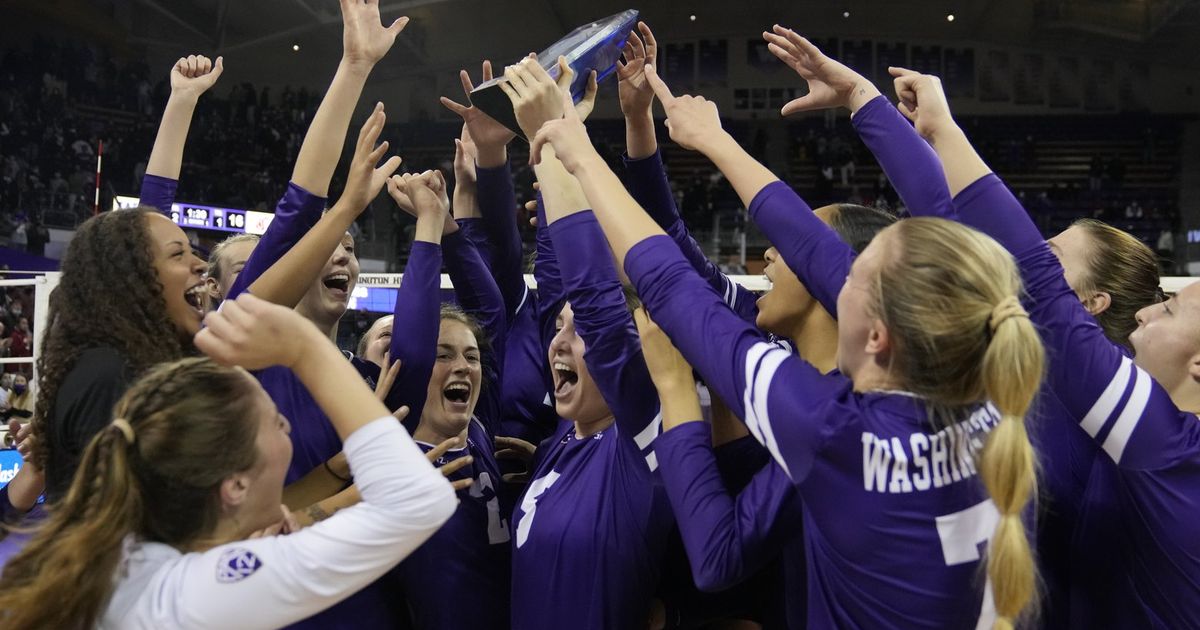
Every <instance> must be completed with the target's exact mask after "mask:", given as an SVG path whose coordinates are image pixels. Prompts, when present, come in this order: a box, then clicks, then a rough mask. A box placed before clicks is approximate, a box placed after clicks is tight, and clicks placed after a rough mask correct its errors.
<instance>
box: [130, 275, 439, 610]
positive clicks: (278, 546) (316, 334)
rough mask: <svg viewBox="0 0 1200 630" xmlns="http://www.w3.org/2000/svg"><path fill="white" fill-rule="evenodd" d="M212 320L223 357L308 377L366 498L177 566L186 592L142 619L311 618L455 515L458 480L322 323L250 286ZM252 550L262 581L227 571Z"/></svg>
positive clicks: (199, 341) (199, 339)
mask: <svg viewBox="0 0 1200 630" xmlns="http://www.w3.org/2000/svg"><path fill="white" fill-rule="evenodd" d="M205 323H206V327H205V328H204V330H202V331H201V332H200V333H199V334H197V336H196V345H197V347H199V348H200V349H201V350H203V351H204V352H206V353H207V354H209V355H210V356H212V357H213V358H214V359H216V360H217V361H219V362H221V363H224V364H227V365H228V364H234V365H241V366H243V367H247V368H250V369H256V368H262V367H266V366H268V365H272V364H283V365H285V366H287V367H288V368H290V369H291V370H292V371H293V372H294V373H295V374H296V376H297V377H298V378H299V379H300V381H301V382H302V383H304V385H305V387H307V388H308V390H309V392H310V393H311V394H312V396H313V398H314V399H315V400H316V401H317V403H318V404H319V405H320V406H321V409H322V410H323V411H324V412H325V414H326V415H327V416H328V417H329V418H330V421H331V422H332V423H333V425H334V427H335V428H336V430H337V432H338V435H339V436H340V437H341V438H342V439H343V440H344V441H345V452H346V457H347V459H348V460H349V462H350V467H351V469H352V470H353V472H354V476H355V481H356V482H357V485H358V489H359V492H360V493H361V495H362V501H361V502H360V503H359V504H357V505H355V506H353V507H350V508H347V509H345V510H343V511H341V512H339V513H338V514H336V515H334V516H333V517H331V518H329V519H328V520H326V521H323V522H321V523H318V524H316V525H314V526H313V527H310V528H306V529H303V530H301V531H299V532H296V533H293V534H289V535H286V536H270V537H265V538H257V539H252V540H243V541H238V542H234V543H230V544H226V545H221V546H218V547H215V548H213V549H210V550H208V551H205V552H204V553H203V554H200V555H199V556H198V557H196V558H194V559H189V561H187V562H184V563H181V564H179V565H177V567H176V568H175V569H174V570H173V571H171V572H170V573H169V574H167V575H166V576H164V578H163V579H164V580H165V584H164V585H163V587H164V589H166V590H168V591H170V592H174V593H177V594H178V595H179V596H177V597H171V598H167V599H166V600H163V601H161V602H157V603H156V605H155V606H145V607H139V608H138V609H136V610H138V611H139V613H140V614H144V615H147V618H144V619H137V620H130V621H131V622H133V621H136V622H139V624H138V625H146V626H152V627H195V628H226V627H230V626H231V625H233V626H236V625H238V624H239V623H243V622H244V621H245V612H246V610H248V609H251V608H253V609H255V610H258V613H256V614H257V615H258V616H257V620H258V623H261V624H263V625H265V626H272V627H274V626H282V625H286V624H288V623H290V622H293V621H297V620H300V619H304V618H306V617H308V616H310V615H312V614H314V613H316V612H319V611H321V610H324V609H325V608H328V607H329V606H330V605H332V604H334V603H336V602H338V601H340V600H342V599H344V598H345V597H347V596H349V595H350V594H351V593H353V592H355V591H356V590H358V589H359V588H362V587H363V586H365V585H366V584H368V583H370V582H371V581H373V580H375V579H376V578H378V577H379V576H380V575H382V574H383V573H384V572H385V571H387V570H388V569H389V568H391V567H392V566H394V565H395V564H396V563H397V562H399V561H400V560H401V559H403V558H404V557H405V556H407V555H408V554H409V553H411V552H412V551H413V550H414V549H416V548H417V547H418V546H419V545H420V544H421V543H423V542H424V541H425V540H426V539H428V538H429V536H431V535H432V534H433V532H435V531H436V530H437V528H438V527H440V526H441V525H442V523H444V522H445V521H446V520H447V519H448V518H449V517H450V516H451V515H452V514H453V513H454V510H455V508H456V503H457V501H456V499H455V496H454V491H453V489H452V488H451V486H450V484H449V483H447V482H446V480H445V479H444V478H443V477H442V475H441V473H440V472H438V471H437V470H436V469H435V468H434V467H433V466H432V465H431V464H430V462H429V461H428V460H427V459H426V458H425V455H424V454H423V453H422V452H421V450H420V449H419V448H418V447H417V445H416V444H415V443H413V441H412V439H411V438H409V437H408V436H407V435H406V434H405V433H404V431H403V429H401V428H400V427H399V426H398V425H397V423H396V422H395V419H394V418H392V416H391V415H390V414H389V413H388V412H387V409H386V408H385V407H384V406H383V404H382V403H380V402H379V400H378V399H376V397H375V395H374V393H373V392H371V390H370V389H368V388H367V387H366V385H365V384H364V383H363V381H362V379H361V378H360V377H359V375H358V373H357V372H356V371H355V370H354V368H353V367H352V366H350V364H349V363H347V362H346V361H345V359H344V358H343V357H342V355H341V353H340V352H339V351H338V349H337V348H336V347H335V346H334V345H333V344H331V343H330V342H329V340H327V339H325V338H323V337H322V334H321V332H320V331H318V330H317V329H316V327H315V326H313V325H312V324H311V323H310V322H307V321H305V320H304V319H303V318H302V317H301V316H300V315H299V314H297V313H295V312H293V311H291V310H290V309H286V308H283V307H280V306H275V305H271V304H269V303H266V302H264V301H262V300H259V299H257V298H255V297H254V296H248V295H247V296H242V297H240V298H238V299H237V300H236V301H232V302H227V303H226V304H225V306H224V307H223V308H222V310H221V312H220V313H210V314H209V315H208V316H207V317H206V319H205ZM246 558H252V559H254V560H255V561H257V565H256V569H255V572H254V578H253V579H241V580H222V579H220V577H219V576H221V575H223V573H222V569H225V570H226V571H227V570H228V567H229V566H230V563H231V562H232V561H233V559H239V560H244V559H246ZM214 575H216V576H218V578H217V579H214ZM331 585H333V586H331ZM143 611H144V612H143Z"/></svg>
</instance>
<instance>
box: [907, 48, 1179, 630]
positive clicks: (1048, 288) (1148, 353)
mask: <svg viewBox="0 0 1200 630" xmlns="http://www.w3.org/2000/svg"><path fill="white" fill-rule="evenodd" d="M897 74H898V75H900V76H899V77H898V80H897V89H898V95H899V96H900V100H901V105H900V107H901V111H903V112H905V113H907V114H908V115H909V116H910V118H913V119H914V122H915V124H916V128H917V131H918V132H920V133H921V134H922V135H923V136H925V137H926V138H928V139H929V140H930V142H931V144H932V145H933V146H934V148H935V149H936V150H937V152H938V155H939V156H940V157H941V159H942V164H943V167H944V169H945V176H946V180H947V182H948V184H949V187H950V191H951V192H952V193H953V194H954V200H955V206H956V208H957V210H958V213H959V216H960V218H961V219H962V220H963V221H964V222H966V223H968V224H970V225H973V226H976V227H978V228H980V229H982V230H983V231H985V232H987V233H989V234H991V235H993V236H995V237H996V238H997V239H998V240H999V241H1000V242H1001V243H1002V244H1004V246H1005V247H1007V248H1008V249H1009V250H1010V251H1011V252H1013V255H1014V256H1015V257H1016V259H1017V261H1018V263H1019V265H1020V268H1021V272H1022V274H1023V276H1024V277H1025V280H1026V285H1027V287H1028V291H1029V300H1030V302H1031V303H1032V307H1031V310H1030V315H1031V317H1032V318H1033V320H1034V322H1035V323H1036V324H1038V326H1039V327H1040V328H1041V330H1043V331H1044V332H1043V337H1044V339H1045V341H1046V346H1047V348H1048V350H1049V353H1050V357H1051V360H1050V363H1049V369H1048V371H1047V386H1048V389H1049V391H1050V392H1051V393H1052V394H1053V395H1054V397H1055V398H1056V399H1057V400H1058V401H1059V402H1060V403H1061V405H1062V406H1063V407H1064V408H1065V411H1066V413H1065V414H1060V415H1052V416H1048V417H1047V418H1046V419H1045V422H1047V423H1050V422H1057V423H1067V422H1072V423H1076V424H1077V427H1078V428H1079V429H1080V430H1081V431H1080V432H1081V433H1083V434H1085V435H1087V436H1088V438H1090V439H1091V440H1093V443H1094V444H1095V445H1096V446H1097V447H1098V449H1099V451H1100V452H1099V453H1098V454H1097V456H1096V457H1095V459H1094V463H1093V465H1092V466H1091V468H1090V471H1089V475H1088V477H1087V479H1086V482H1085V484H1084V486H1083V493H1082V498H1081V501H1080V503H1081V505H1080V508H1079V512H1078V514H1077V515H1076V518H1077V521H1076V523H1075V529H1074V531H1073V532H1072V543H1073V544H1072V548H1071V558H1070V559H1071V564H1070V572H1071V584H1070V588H1071V592H1070V599H1071V605H1070V625H1071V627H1079V628H1084V627H1098V626H1107V627H1122V628H1126V627H1163V628H1185V627H1192V626H1196V625H1197V624H1200V617H1198V614H1200V613H1198V611H1200V561H1198V560H1197V559H1200V547H1198V546H1197V544H1198V543H1197V539H1196V537H1195V536H1194V535H1193V531H1194V523H1195V522H1196V520H1197V518H1200V508H1198V506H1197V503H1196V502H1195V501H1194V500H1193V499H1192V496H1194V494H1195V488H1196V487H1197V484H1198V483H1200V481H1198V479H1200V476H1198V475H1197V470H1198V466H1200V447H1198V445H1200V423H1198V422H1197V419H1196V415H1195V413H1196V411H1198V410H1200V386H1198V385H1197V369H1196V365H1197V364H1200V361H1198V357H1200V342H1198V341H1197V340H1198V339H1200V337H1198V336H1197V333H1196V328H1195V324H1194V322H1195V321H1196V315H1197V313H1198V312H1200V311H1198V304H1200V287H1197V286H1194V285H1193V286H1188V287H1186V288H1184V289H1183V290H1182V291H1180V292H1179V293H1178V294H1176V295H1175V296H1173V297H1172V298H1171V299H1170V300H1168V301H1166V302H1164V303H1162V304H1155V305H1152V306H1146V307H1144V308H1142V309H1141V310H1139V311H1138V313H1137V322H1138V326H1137V328H1136V329H1135V330H1134V331H1133V333H1132V334H1131V335H1130V336H1129V343H1130V345H1131V346H1132V348H1133V350H1134V357H1133V359H1132V360H1131V359H1130V357H1129V356H1128V355H1127V354H1126V352H1125V351H1124V349H1123V347H1122V345H1121V344H1120V343H1117V342H1114V341H1112V340H1111V339H1108V338H1106V336H1105V331H1104V329H1102V328H1101V327H1100V326H1098V325H1096V323H1095V322H1094V320H1093V319H1092V318H1091V317H1090V316H1089V313H1088V310H1087V306H1086V304H1084V303H1081V301H1080V299H1079V296H1078V295H1077V293H1076V291H1074V290H1072V288H1071V287H1070V286H1069V285H1068V283H1067V277H1065V275H1064V271H1063V264H1062V263H1061V262H1060V258H1059V257H1058V256H1055V253H1054V252H1053V251H1052V249H1051V248H1050V247H1049V246H1048V245H1047V244H1046V242H1045V241H1044V240H1043V239H1042V237H1041V235H1040V234H1039V233H1038V231H1037V229H1036V227H1035V226H1034V225H1033V223H1032V222H1031V221H1030V220H1029V218H1028V215H1027V214H1026V212H1025V211H1024V209H1023V208H1022V207H1021V206H1020V204H1019V203H1018V202H1017V200H1016V199H1015V198H1014V197H1013V196H1012V193H1010V192H1009V191H1008V189H1007V188H1006V187H1005V186H1004V184H1003V183H1002V182H1001V181H1000V180H999V178H997V177H996V176H995V174H993V173H992V172H991V170H990V169H989V168H988V167H987V165H986V164H985V163H984V162H983V160H982V159H981V158H980V157H979V155H978V154H977V153H976V152H975V150H974V149H973V148H972V147H971V145H970V142H969V141H968V140H967V138H966V135H965V134H964V133H963V132H962V130H961V129H960V128H959V127H958V126H957V125H956V124H955V122H954V120H953V119H952V118H951V116H950V113H949V108H948V107H947V105H946V103H945V98H944V96H943V95H942V94H941V93H940V87H939V84H938V82H937V81H936V80H935V79H933V78H931V77H927V76H921V75H918V74H916V73H909V72H903V71H898V72H897Z"/></svg>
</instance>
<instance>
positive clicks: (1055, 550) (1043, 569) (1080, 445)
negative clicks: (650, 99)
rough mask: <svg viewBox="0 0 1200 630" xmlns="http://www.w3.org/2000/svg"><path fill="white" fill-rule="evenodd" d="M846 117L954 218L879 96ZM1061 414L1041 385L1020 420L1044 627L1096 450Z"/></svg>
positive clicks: (917, 208)
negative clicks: (1028, 457)
mask: <svg viewBox="0 0 1200 630" xmlns="http://www.w3.org/2000/svg"><path fill="white" fill-rule="evenodd" d="M853 123H854V127H855V129H856V130H857V131H858V133H859V135H860V136H861V137H862V140H863V142H865V143H866V144H867V146H868V147H869V148H870V149H871V152H872V153H874V154H875V157H876V158H877V159H878V160H879V163H880V165H881V166H883V170H884V172H885V173H887V175H888V177H889V178H890V179H891V181H892V183H893V185H894V186H895V188H896V192H897V193H899V195H900V197H901V198H902V199H904V201H905V204H906V205H907V206H908V207H909V210H910V212H911V213H912V214H913V215H919V216H936V217H942V218H950V219H955V218H957V214H956V213H957V211H956V209H955V208H954V206H953V202H952V200H951V199H950V189H949V187H948V186H947V185H946V181H945V178H944V177H940V176H936V175H935V176H931V174H940V173H941V169H942V167H941V162H940V161H939V159H938V157H937V155H936V153H934V151H933V149H932V147H930V146H929V145H928V143H926V142H925V141H924V140H923V139H922V138H921V137H920V136H918V135H917V133H916V130H914V129H913V127H912V125H911V124H910V123H909V122H908V120H906V119H905V118H904V117H903V116H902V115H901V114H900V112H899V111H898V110H897V109H896V108H895V107H893V106H892V105H891V104H890V103H889V102H888V101H887V99H885V98H884V97H882V96H880V97H877V98H875V99H873V100H871V101H870V102H869V103H867V104H866V105H864V106H863V107H862V108H861V109H860V110H859V111H858V113H856V114H855V115H854V118H853ZM1069 417H1070V416H1069V413H1068V412H1067V411H1066V409H1065V408H1064V407H1063V406H1062V403H1061V402H1060V401H1059V400H1058V398H1057V397H1056V396H1055V395H1054V393H1053V392H1051V391H1049V390H1048V389H1046V388H1043V391H1042V392H1041V393H1039V395H1038V397H1037V399H1036V401H1035V404H1034V405H1033V407H1032V409H1031V411H1030V413H1029V414H1028V421H1027V422H1026V426H1027V427H1028V430H1029V436H1030V440H1031V441H1032V442H1033V445H1034V448H1035V450H1036V451H1037V453H1038V458H1039V463H1040V466H1039V468H1038V478H1039V479H1038V480H1039V484H1038V494H1039V497H1038V498H1039V500H1038V519H1037V527H1038V531H1037V559H1038V568H1039V572H1040V575H1041V579H1042V582H1043V584H1044V586H1045V589H1044V595H1043V598H1042V600H1043V604H1042V607H1041V611H1040V622H1041V625H1042V627H1045V628H1064V627H1067V626H1068V625H1069V622H1068V610H1069V605H1068V602H1069V593H1070V580H1071V574H1072V568H1071V565H1072V561H1071V558H1070V555H1071V554H1070V549H1071V545H1072V536H1073V530H1074V527H1075V523H1076V522H1077V519H1078V514H1079V509H1080V507H1079V506H1080V503H1081V502H1082V500H1083V494H1084V487H1085V485H1086V482H1087V478H1088V476H1089V475H1090V474H1091V468H1092V462H1093V460H1094V459H1095V457H1096V453H1097V452H1098V450H1099V449H1098V447H1097V446H1096V445H1095V444H1094V443H1093V442H1092V440H1091V439H1090V438H1089V437H1088V435H1087V434H1086V433H1084V432H1083V431H1082V430H1080V429H1079V427H1078V426H1075V423H1074V422H1072V421H1070V420H1069ZM1064 418H1066V419H1068V420H1066V421H1064Z"/></svg>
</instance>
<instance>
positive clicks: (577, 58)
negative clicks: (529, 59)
mask: <svg viewBox="0 0 1200 630" xmlns="http://www.w3.org/2000/svg"><path fill="white" fill-rule="evenodd" d="M637 21H638V12H637V10H635V9H629V10H628V11H622V12H620V13H618V14H616V15H611V16H609V17H606V18H604V19H602V20H596V21H595V22H592V23H590V24H585V25H583V26H580V27H579V28H576V29H575V30H573V31H571V32H570V33H569V34H567V36H566V37H564V38H562V39H560V40H558V41H557V42H554V44H552V45H551V46H550V47H549V48H547V49H545V50H543V51H542V52H540V53H538V57H537V58H538V63H540V64H542V67H543V68H545V69H546V72H548V73H549V74H550V76H551V77H554V78H555V79H557V78H558V58H559V57H566V58H567V63H568V64H570V66H571V68H572V69H573V70H575V79H574V80H573V81H572V82H571V97H572V98H573V99H574V100H575V102H576V103H578V102H579V99H581V98H583V94H584V92H585V91H586V90H587V81H588V74H590V73H591V71H592V70H595V71H596V81H597V82H599V81H603V80H604V79H605V78H606V77H607V76H608V75H610V74H612V73H613V71H614V70H616V68H617V59H618V58H620V56H621V48H622V47H623V46H624V45H625V40H626V39H627V38H628V37H629V33H630V31H632V30H633V29H634V27H636V26H637ZM497 72H498V76H497V77H496V78H494V79H492V80H491V81H487V82H486V83H483V84H481V85H479V86H478V87H476V88H475V89H474V90H472V91H471V104H473V105H474V106H476V107H478V108H479V109H481V110H483V111H484V113H486V114H487V115H488V116H491V117H492V118H495V119H496V121H497V122H499V123H500V124H502V125H504V126H505V127H508V128H509V129H510V130H512V131H513V132H514V133H516V134H517V135H518V136H521V137H522V138H524V137H525V134H523V133H522V132H521V127H520V126H519V125H517V117H516V115H515V114H514V113H513V107H512V101H510V100H508V96H506V95H505V94H504V92H503V91H502V90H501V89H500V82H501V81H504V76H503V70H502V69H498V70H497ZM525 139H526V140H528V138H525Z"/></svg>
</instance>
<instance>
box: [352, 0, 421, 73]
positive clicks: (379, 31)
mask: <svg viewBox="0 0 1200 630" xmlns="http://www.w3.org/2000/svg"><path fill="white" fill-rule="evenodd" d="M341 5H342V54H343V55H344V56H345V57H346V59H347V60H349V61H353V62H362V63H367V64H372V65H374V64H375V63H376V62H378V61H379V60H380V59H383V56H384V55H386V54H387V52H388V51H389V50H391V48H392V44H394V43H396V36H397V35H399V34H400V31H402V30H404V26H405V25H406V24H408V18H406V17H401V18H396V20H395V21H394V22H392V24H391V26H386V27H385V26H384V25H383V24H382V23H381V22H380V15H379V0H341Z"/></svg>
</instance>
